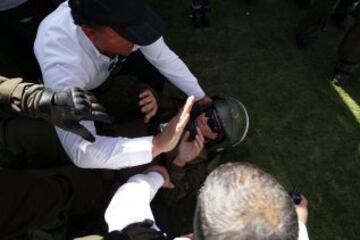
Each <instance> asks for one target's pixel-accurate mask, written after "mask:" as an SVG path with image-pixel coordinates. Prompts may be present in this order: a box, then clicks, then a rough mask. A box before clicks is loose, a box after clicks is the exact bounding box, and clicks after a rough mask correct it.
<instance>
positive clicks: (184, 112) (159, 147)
mask: <svg viewBox="0 0 360 240" xmlns="http://www.w3.org/2000/svg"><path fill="white" fill-rule="evenodd" d="M193 105H194V97H189V98H188V99H187V100H186V103H185V105H184V107H183V109H181V110H180V111H179V112H178V114H176V116H175V117H173V118H172V119H171V120H170V122H169V124H168V125H167V126H166V128H165V129H164V131H163V132H162V133H160V134H158V135H156V136H155V137H154V139H153V149H152V156H153V157H156V156H157V155H159V154H160V153H163V152H169V151H171V150H173V149H174V148H175V146H176V145H177V143H178V142H179V139H180V137H181V135H182V133H183V131H184V128H185V126H186V124H187V123H188V121H189V119H190V111H191V108H192V106H193Z"/></svg>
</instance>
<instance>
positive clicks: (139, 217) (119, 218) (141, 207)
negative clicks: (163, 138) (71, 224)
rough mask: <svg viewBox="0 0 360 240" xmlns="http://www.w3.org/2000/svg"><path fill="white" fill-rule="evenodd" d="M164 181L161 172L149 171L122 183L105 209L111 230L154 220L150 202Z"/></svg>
mask: <svg viewBox="0 0 360 240" xmlns="http://www.w3.org/2000/svg"><path fill="white" fill-rule="evenodd" d="M163 183H164V178H163V177H162V176H161V175H160V174H159V173H157V172H149V173H147V174H138V175H135V176H133V177H131V178H130V179H129V180H128V181H127V183H125V184H124V185H122V186H121V187H120V188H119V189H118V190H117V192H116V193H115V195H114V196H113V198H112V199H111V202H110V204H109V206H108V207H107V209H106V211H105V221H106V222H107V224H108V227H109V232H111V231H115V230H119V231H120V230H122V229H123V228H125V227H126V226H127V225H129V224H132V223H135V222H142V221H144V220H145V219H150V220H153V221H154V216H153V214H152V211H151V208H150V202H151V200H152V199H153V197H154V196H155V194H156V192H157V191H158V190H159V188H160V187H161V186H162V185H163Z"/></svg>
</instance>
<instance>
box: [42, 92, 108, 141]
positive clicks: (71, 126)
mask: <svg viewBox="0 0 360 240" xmlns="http://www.w3.org/2000/svg"><path fill="white" fill-rule="evenodd" d="M37 114H38V115H39V116H40V117H42V118H44V119H45V120H47V121H50V122H52V123H53V124H55V125H56V126H58V127H60V128H62V129H64V130H67V131H71V132H73V133H75V134H78V135H80V136H81V137H83V138H84V139H86V140H88V141H90V142H94V141H95V137H94V136H93V135H92V134H91V132H90V131H89V130H87V129H86V128H85V127H84V126H83V125H81V124H80V123H79V122H80V121H82V120H91V121H99V122H104V123H111V119H110V117H109V116H108V115H107V114H106V112H105V108H104V107H103V106H101V105H100V104H99V103H98V101H97V99H96V98H95V96H94V95H92V94H91V93H90V92H87V91H83V90H81V89H79V88H71V89H68V90H66V91H62V92H54V91H52V90H50V89H44V92H43V94H42V95H41V98H40V100H39V104H38V107H37Z"/></svg>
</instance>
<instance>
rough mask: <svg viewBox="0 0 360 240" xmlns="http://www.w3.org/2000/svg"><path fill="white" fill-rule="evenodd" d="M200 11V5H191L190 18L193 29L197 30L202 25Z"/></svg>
mask: <svg viewBox="0 0 360 240" xmlns="http://www.w3.org/2000/svg"><path fill="white" fill-rule="evenodd" d="M202 15H203V13H202V9H201V5H191V18H192V21H193V24H194V27H196V28H198V27H201V25H202Z"/></svg>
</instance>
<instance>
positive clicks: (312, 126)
mask: <svg viewBox="0 0 360 240" xmlns="http://www.w3.org/2000/svg"><path fill="white" fill-rule="evenodd" d="M153 2H154V4H155V6H156V8H157V10H158V12H159V13H160V14H161V15H162V16H163V17H164V19H165V20H166V21H167V23H168V31H167V34H166V35H165V36H166V41H167V42H168V44H169V45H170V46H171V47H172V48H173V49H174V50H175V51H176V52H177V53H178V54H179V55H180V56H181V57H182V58H183V60H184V61H185V62H186V63H187V64H188V65H189V67H190V69H191V70H192V71H193V72H194V73H195V74H196V76H198V78H199V80H200V82H201V84H202V85H203V86H204V88H205V89H206V90H207V92H208V93H209V94H218V95H224V94H226V95H232V96H235V97H237V98H239V99H241V100H242V101H243V102H244V104H245V105H246V106H247V108H248V110H249V113H250V118H251V122H250V124H251V125H250V131H249V135H248V137H247V138H246V140H245V142H244V143H243V144H242V145H240V146H239V147H238V148H236V149H234V150H229V151H227V152H225V154H224V157H223V158H224V159H226V160H228V161H247V162H251V163H254V164H256V165H258V166H260V167H261V168H263V169H265V170H266V171H268V172H270V173H271V174H273V175H274V176H276V178H277V179H278V180H279V181H280V182H281V183H282V184H284V185H285V186H286V187H287V188H288V189H289V190H290V189H291V188H292V186H293V185H295V184H299V186H300V188H301V190H302V192H303V193H304V194H305V195H306V196H307V198H308V200H309V212H310V216H309V223H308V228H309V233H310V237H311V239H358V237H359V235H360V218H359V217H358V215H359V214H360V207H359V204H358V203H359V201H360V197H359V195H358V193H359V192H360V180H359V179H360V171H359V168H360V107H359V105H360V81H359V80H360V77H359V75H360V72H358V77H357V78H356V79H355V81H353V82H351V84H349V86H347V87H346V89H345V90H341V89H340V93H342V94H343V96H344V94H345V95H346V94H347V96H345V97H344V99H346V100H349V99H350V100H351V99H352V100H353V101H352V102H351V101H350V104H349V103H348V102H349V101H344V100H343V98H342V97H341V94H339V93H338V92H337V91H336V90H335V88H334V87H333V86H332V85H331V84H330V83H329V78H330V77H331V74H332V69H333V66H334V64H335V62H336V49H337V46H338V44H339V43H340V41H341V39H342V37H343V35H344V33H345V31H344V30H341V29H338V28H336V27H334V26H333V25H332V24H331V23H330V24H329V25H328V27H327V29H326V31H325V32H324V33H322V35H321V38H320V39H319V41H317V42H316V43H315V44H314V45H313V46H312V47H311V48H310V49H309V50H306V51H299V50H297V49H296V47H295V42H294V28H295V25H296V23H297V21H298V19H299V18H300V17H301V16H302V15H303V14H304V10H301V9H299V8H298V7H297V6H296V5H295V4H294V3H293V2H292V1H286V0H262V1H259V4H257V5H256V6H250V7H249V6H248V5H246V4H245V3H244V1H241V0H223V1H213V5H212V6H213V11H212V24H211V27H210V28H207V29H193V28H192V27H191V24H190V23H191V21H190V18H189V17H188V15H189V6H190V1H185V0H174V1H159V0H157V1H155V0H154V1H153Z"/></svg>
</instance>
